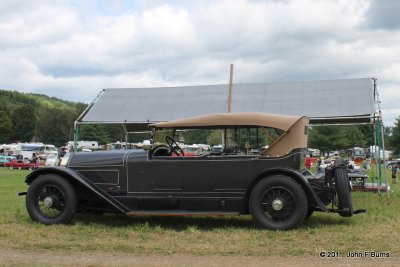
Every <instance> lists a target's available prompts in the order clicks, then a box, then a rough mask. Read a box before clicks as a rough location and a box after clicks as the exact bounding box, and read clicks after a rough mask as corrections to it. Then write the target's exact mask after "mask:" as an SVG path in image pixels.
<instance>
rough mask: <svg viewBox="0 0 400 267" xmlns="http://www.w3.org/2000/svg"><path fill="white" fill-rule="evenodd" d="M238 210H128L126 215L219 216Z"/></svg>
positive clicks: (234, 213)
mask: <svg viewBox="0 0 400 267" xmlns="http://www.w3.org/2000/svg"><path fill="white" fill-rule="evenodd" d="M239 214H240V213H239V212H232V211H226V212H224V211H186V210H183V211H181V210H138V211H129V212H127V213H126V215H128V216H147V215H155V216H221V215H239Z"/></svg>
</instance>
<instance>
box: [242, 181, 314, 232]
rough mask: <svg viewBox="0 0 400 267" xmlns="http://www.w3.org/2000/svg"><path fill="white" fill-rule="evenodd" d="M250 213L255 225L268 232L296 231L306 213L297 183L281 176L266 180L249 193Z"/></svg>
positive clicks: (301, 193) (302, 196)
mask: <svg viewBox="0 0 400 267" xmlns="http://www.w3.org/2000/svg"><path fill="white" fill-rule="evenodd" d="M249 208H250V213H251V215H252V216H253V218H254V219H255V220H256V222H257V223H258V224H259V225H260V226H261V227H264V228H267V229H271V230H289V229H293V228H297V227H299V226H300V224H301V223H302V222H303V221H304V219H305V218H306V216H307V212H308V200H307V196H306V193H305V192H304V190H303V188H302V187H301V186H300V184H299V183H297V182H296V181H294V180H293V179H292V178H290V177H287V176H284V175H275V176H270V177H266V178H264V179H263V180H261V181H259V182H258V183H257V184H256V186H255V187H254V189H253V191H252V192H251V194H250V199H249Z"/></svg>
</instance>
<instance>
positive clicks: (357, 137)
mask: <svg viewBox="0 0 400 267" xmlns="http://www.w3.org/2000/svg"><path fill="white" fill-rule="evenodd" d="M86 106H87V105H86V104H84V103H76V102H70V101H64V100H61V99H58V98H55V97H48V96H46V95H41V94H31V93H28V94H26V93H20V92H16V91H8V90H0V144H3V143H13V142H42V143H48V144H54V145H56V146H58V147H59V146H63V145H65V144H66V143H67V142H68V141H71V140H73V138H74V121H75V120H76V119H77V118H78V116H79V115H80V114H81V113H82V112H83V110H84V109H85V108H86ZM196 132H197V133H196V134H193V135H192V136H190V138H188V140H186V141H187V142H188V143H207V142H208V141H210V140H214V139H216V140H215V141H213V142H217V140H218V137H213V136H208V133H207V132H204V133H202V134H200V133H199V132H198V131H196ZM384 134H385V146H386V149H388V150H393V151H394V153H395V154H396V155H400V117H399V118H397V120H396V122H395V126H394V127H385V131H384ZM145 138H148V135H146V136H145V135H140V136H130V138H129V141H131V142H138V141H142V140H143V139H145ZM79 139H80V140H88V141H98V142H99V143H100V144H106V143H110V142H116V141H124V140H125V131H124V129H123V127H122V126H120V125H103V124H102V125H82V126H81V128H80V133H79ZM373 144H374V136H373V126H372V125H361V126H354V125H352V126H317V127H311V129H310V131H309V142H308V146H309V147H312V148H318V149H320V150H321V151H323V152H327V151H332V150H342V149H348V148H352V147H355V146H358V147H364V148H365V147H368V146H370V145H373Z"/></svg>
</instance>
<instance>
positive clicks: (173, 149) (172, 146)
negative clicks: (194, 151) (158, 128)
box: [165, 136, 185, 156]
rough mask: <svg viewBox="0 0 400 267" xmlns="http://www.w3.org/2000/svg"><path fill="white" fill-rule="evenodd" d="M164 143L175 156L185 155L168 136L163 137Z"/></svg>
mask: <svg viewBox="0 0 400 267" xmlns="http://www.w3.org/2000/svg"><path fill="white" fill-rule="evenodd" d="M165 142H167V144H168V146H169V149H171V153H175V154H176V155H177V156H184V155H185V153H184V152H183V149H182V148H181V147H180V146H179V145H178V143H176V141H175V140H174V139H173V138H172V137H169V136H166V137H165Z"/></svg>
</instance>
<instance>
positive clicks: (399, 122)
mask: <svg viewBox="0 0 400 267" xmlns="http://www.w3.org/2000/svg"><path fill="white" fill-rule="evenodd" d="M390 146H391V148H392V149H393V152H394V154H395V155H396V156H399V155H400V117H398V118H397V119H396V121H395V123H394V127H393V128H392V136H391V137H390Z"/></svg>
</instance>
